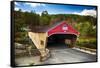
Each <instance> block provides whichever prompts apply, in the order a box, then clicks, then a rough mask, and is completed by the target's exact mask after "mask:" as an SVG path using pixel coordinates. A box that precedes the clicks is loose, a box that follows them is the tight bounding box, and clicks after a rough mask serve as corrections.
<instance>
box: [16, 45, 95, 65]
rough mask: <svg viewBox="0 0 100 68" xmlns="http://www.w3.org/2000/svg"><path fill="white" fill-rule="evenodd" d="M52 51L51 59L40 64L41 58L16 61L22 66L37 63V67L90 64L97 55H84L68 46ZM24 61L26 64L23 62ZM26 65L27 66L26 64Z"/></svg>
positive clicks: (50, 47)
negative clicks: (58, 64)
mask: <svg viewBox="0 0 100 68" xmlns="http://www.w3.org/2000/svg"><path fill="white" fill-rule="evenodd" d="M48 48H49V49H50V51H51V57H50V58H49V59H48V60H46V61H44V62H39V60H38V59H39V57H23V58H20V59H16V61H17V62H18V63H19V64H20V65H21V63H22V64H23V65H25V64H28V62H35V65H41V64H57V63H74V62H90V61H93V62H94V61H96V55H92V54H88V53H84V52H81V51H78V50H75V49H71V48H67V47H66V46H63V45H62V46H61V45H60V46H59V45H58V46H57V47H56V46H49V47H48ZM23 60H24V62H23ZM24 63H25V64H24Z"/></svg>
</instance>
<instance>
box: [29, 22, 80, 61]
mask: <svg viewBox="0 0 100 68" xmlns="http://www.w3.org/2000/svg"><path fill="white" fill-rule="evenodd" d="M28 35H29V37H30V38H31V40H32V41H33V43H34V44H35V46H36V47H37V49H38V50H39V51H40V53H41V60H44V58H45V57H46V56H47V55H48V54H49V49H48V48H47V42H48V43H49V42H53V41H55V42H64V43H70V44H71V45H73V44H74V42H75V41H76V38H77V36H78V35H79V32H78V31H76V30H75V29H74V28H73V27H72V26H71V25H69V24H68V23H67V22H66V21H62V22H57V23H54V24H53V25H50V26H45V27H40V26H35V27H34V28H31V31H29V32H28Z"/></svg>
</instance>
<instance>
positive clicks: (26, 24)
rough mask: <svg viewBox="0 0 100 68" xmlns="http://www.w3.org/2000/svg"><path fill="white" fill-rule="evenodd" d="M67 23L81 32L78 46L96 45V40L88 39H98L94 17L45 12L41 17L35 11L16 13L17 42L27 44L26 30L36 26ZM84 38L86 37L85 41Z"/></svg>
mask: <svg viewBox="0 0 100 68" xmlns="http://www.w3.org/2000/svg"><path fill="white" fill-rule="evenodd" d="M63 20H65V21H67V23H68V24H71V25H72V26H73V27H74V28H75V29H76V30H77V31H79V32H80V36H79V40H78V42H77V44H79V45H83V44H84V43H92V44H94V45H96V40H91V39H89V38H88V37H92V38H94V39H96V28H97V27H96V24H97V23H96V20H97V19H96V18H95V17H92V16H81V15H75V14H52V15H51V14H48V12H47V11H43V12H42V13H41V14H40V15H39V14H37V13H36V12H35V11H31V12H22V11H21V10H19V11H14V24H15V42H19V43H25V42H26V43H27V42H28V40H27V38H28V36H27V31H26V30H25V29H24V28H26V29H27V28H30V27H34V26H49V25H52V24H53V23H54V22H59V21H63ZM83 37H86V39H84V38H83Z"/></svg>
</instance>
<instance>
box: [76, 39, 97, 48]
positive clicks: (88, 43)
mask: <svg viewBox="0 0 100 68" xmlns="http://www.w3.org/2000/svg"><path fill="white" fill-rule="evenodd" d="M76 45H77V46H80V47H86V48H91V49H96V48H97V42H96V38H92V37H91V38H88V37H87V38H79V39H78V40H77V42H76Z"/></svg>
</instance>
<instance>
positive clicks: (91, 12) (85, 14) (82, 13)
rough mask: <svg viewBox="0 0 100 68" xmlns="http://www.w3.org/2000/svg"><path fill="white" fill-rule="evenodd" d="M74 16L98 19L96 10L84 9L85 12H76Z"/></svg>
mask: <svg viewBox="0 0 100 68" xmlns="http://www.w3.org/2000/svg"><path fill="white" fill-rule="evenodd" d="M73 14H78V15H84V16H93V17H96V10H94V9H91V10H88V9H84V10H83V11H82V12H80V13H78V12H74V13H73Z"/></svg>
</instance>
